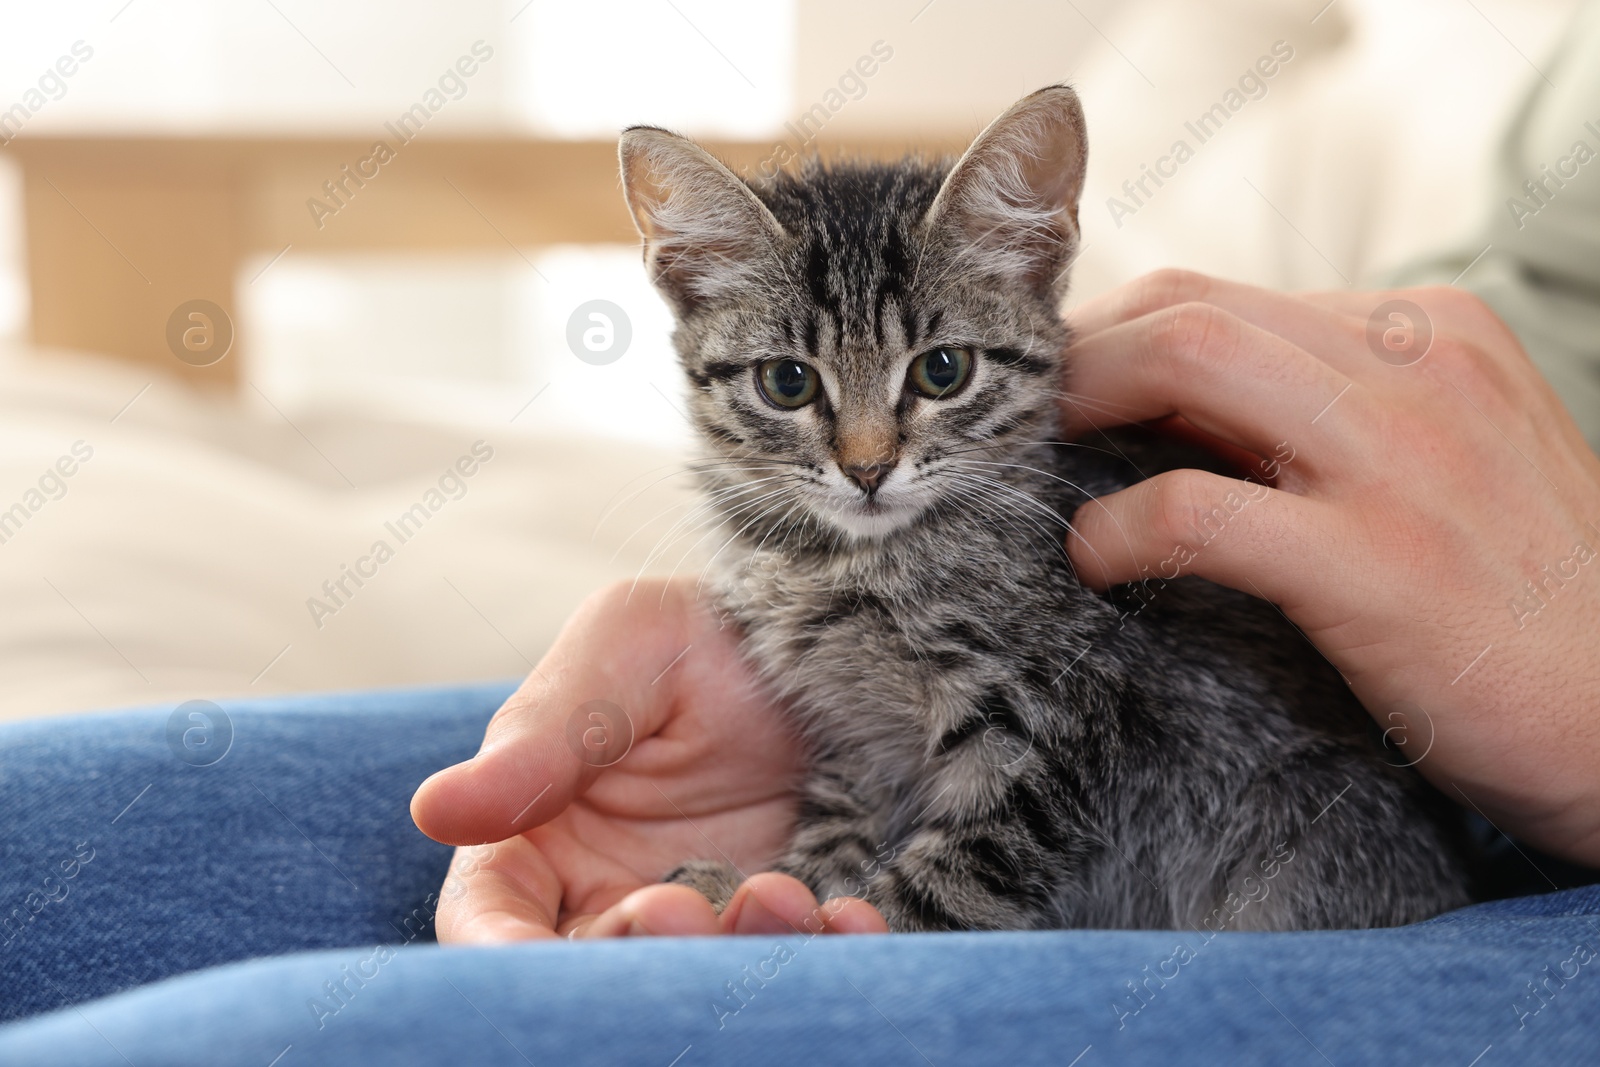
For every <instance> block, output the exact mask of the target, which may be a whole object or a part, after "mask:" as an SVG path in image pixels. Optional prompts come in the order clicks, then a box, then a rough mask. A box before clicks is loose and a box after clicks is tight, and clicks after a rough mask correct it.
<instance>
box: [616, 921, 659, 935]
mask: <svg viewBox="0 0 1600 1067" xmlns="http://www.w3.org/2000/svg"><path fill="white" fill-rule="evenodd" d="M623 936H624V937H652V936H654V935H653V934H652V933H651V932H650V928H649V927H647V926H645V924H644V923H642V922H640V921H639V920H638V918H636V917H635V918H630V919H629V920H628V929H627V931H626V932H625V933H624V934H623Z"/></svg>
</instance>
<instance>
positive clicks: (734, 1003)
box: [0, 889, 1600, 1067]
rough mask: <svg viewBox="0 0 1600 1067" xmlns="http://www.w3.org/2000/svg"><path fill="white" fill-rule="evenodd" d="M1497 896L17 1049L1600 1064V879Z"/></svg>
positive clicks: (556, 946)
mask: <svg viewBox="0 0 1600 1067" xmlns="http://www.w3.org/2000/svg"><path fill="white" fill-rule="evenodd" d="M1497 908H1498V906H1496V905H1490V906H1485V907H1480V908H1476V909H1467V910H1465V911H1463V912H1458V913H1455V914H1454V915H1452V916H1450V917H1448V918H1445V919H1443V920H1436V921H1433V922H1429V923H1423V924H1419V925H1417V926H1411V927H1406V928H1402V929H1398V930H1384V931H1360V932H1356V931H1348V932H1324V933H1303V934H1222V935H1219V936H1216V937H1214V938H1213V939H1212V940H1210V941H1209V942H1207V941H1203V940H1201V939H1200V938H1199V937H1198V936H1195V935H1192V934H1191V935H1183V934H1178V933H1172V932H1164V933H1149V932H1110V931H1074V932H1050V933H1012V934H943V935H940V934H919V935H901V936H885V937H857V938H829V937H824V938H818V939H815V940H810V939H807V938H806V937H804V936H793V937H789V938H715V939H699V940H689V939H684V940H671V939H639V940H620V941H614V942H606V943H589V944H572V943H567V942H538V943H531V944H523V945H516V946H510V947H505V948H489V949H484V948H441V947H439V946H436V945H414V946H406V947H403V948H399V949H397V950H395V951H394V952H393V953H391V954H390V955H389V957H388V958H387V959H382V960H380V959H379V958H378V957H377V956H375V955H374V954H373V951H372V949H371V948H368V949H362V950H347V951H343V952H318V953H305V954H299V955H294V956H289V957H283V958H279V959H273V960H262V961H256V962H253V963H246V964H240V965H234V966H232V967H229V968H225V969H222V970H218V971H211V972H206V973H204V974H199V975H189V976H185V977H182V978H178V979H174V980H172V981H169V982H165V983H161V984H158V985H154V986H149V987H145V988H143V989H139V990H135V991H133V992H130V993H125V994H122V995H121V996H118V997H115V998H111V999H109V1000H104V1001H100V1002H98V1003H95V1004H90V1005H84V1006H83V1007H82V1009H81V1014H77V1013H74V1012H57V1013H55V1014H52V1015H49V1016H45V1017H41V1018H39V1019H35V1020H30V1021H27V1022H24V1023H19V1024H14V1025H13V1026H12V1027H11V1028H9V1029H0V1061H4V1062H17V1063H30V1064H39V1065H50V1064H69V1063H70V1064H78V1065H95V1064H107V1065H112V1064H122V1063H123V1062H125V1061H124V1060H123V1058H122V1057H123V1056H126V1057H127V1058H128V1059H129V1060H131V1061H133V1062H136V1063H157V1062H159V1063H168V1064H191V1063H193V1064H202V1063H205V1064H210V1063H217V1062H240V1063H253V1064H267V1063H270V1062H273V1061H274V1059H275V1057H279V1056H282V1059H281V1060H279V1061H278V1063H279V1064H280V1067H297V1065H308V1064H345V1063H359V1062H376V1063H393V1064H433V1063H473V1064H494V1063H505V1064H523V1063H540V1064H543V1063H643V1064H656V1065H658V1067H665V1065H668V1064H681V1065H683V1067H688V1065H689V1064H696V1063H700V1064H704V1063H752V1062H754V1063H772V1064H789V1063H795V1064H814V1063H840V1062H860V1063H885V1064H890V1063H905V1064H923V1063H937V1064H953V1063H999V1062H1004V1063H1016V1064H1035V1063H1036V1064H1052V1065H1058V1067H1059V1065H1064V1064H1069V1063H1081V1064H1082V1065H1083V1067H1090V1065H1091V1064H1095V1063H1102V1064H1103V1063H1192V1064H1278V1063H1322V1062H1324V1061H1325V1059H1326V1061H1328V1062H1333V1063H1338V1064H1341V1065H1344V1064H1359V1063H1384V1064H1388V1063H1422V1062H1430V1063H1431V1062H1438V1063H1458V1064H1462V1065H1465V1064H1468V1063H1474V1062H1478V1063H1481V1064H1484V1065H1485V1067H1487V1065H1488V1064H1507V1063H1525V1062H1526V1063H1535V1062H1536V1063H1540V1064H1548V1063H1566V1062H1581V1061H1582V1060H1583V1057H1585V1056H1587V1055H1590V1054H1591V1053H1592V1050H1593V1048H1594V1047H1595V1046H1594V1042H1595V1039H1596V1036H1597V1028H1596V1026H1595V1023H1594V1013H1595V1008H1596V1007H1597V1006H1600V979H1597V978H1596V976H1595V975H1594V974H1592V973H1591V971H1592V969H1593V968H1596V967H1600V960H1591V962H1589V963H1586V964H1571V963H1568V961H1569V960H1574V959H1576V958H1578V952H1579V949H1578V946H1583V945H1589V946H1594V947H1595V948H1596V949H1600V935H1597V934H1596V932H1595V926H1594V919H1593V917H1592V913H1594V912H1596V911H1600V894H1597V893H1596V892H1595V891H1594V890H1592V889H1588V890H1575V891H1572V892H1569V893H1564V894H1558V895H1552V896H1549V897H1545V898H1541V900H1540V904H1539V905H1537V906H1534V907H1523V908H1521V909H1520V910H1521V911H1522V912H1532V913H1533V914H1508V913H1507V910H1504V909H1500V910H1497ZM1518 910H1519V909H1518V908H1515V907H1513V908H1511V909H1509V911H1510V912H1513V913H1514V912H1517V911H1518ZM1552 912H1554V913H1556V914H1551V913H1552ZM1563 913H1565V914H1563ZM1180 946H1186V947H1187V949H1188V952H1187V953H1185V952H1183V951H1180ZM1546 968H1548V970H1547V969H1546ZM1574 968H1576V970H1574ZM1563 974H1565V975H1567V977H1561V976H1562V975H1563ZM1529 983H1541V984H1539V985H1538V988H1539V989H1541V990H1543V992H1542V994H1540V995H1538V996H1535V995H1534V993H1533V992H1531V990H1532V988H1534V987H1533V986H1530V985H1529ZM1485 1050H1489V1051H1488V1054H1487V1055H1483V1054H1484V1053H1485ZM1080 1054H1082V1058H1081V1060H1075V1059H1074V1058H1075V1057H1078V1056H1080ZM1480 1056H1482V1059H1481V1060H1479V1059H1476V1058H1477V1057H1480ZM680 1057H681V1058H680Z"/></svg>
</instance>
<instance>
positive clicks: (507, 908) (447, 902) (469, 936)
mask: <svg viewBox="0 0 1600 1067" xmlns="http://www.w3.org/2000/svg"><path fill="white" fill-rule="evenodd" d="M560 908H561V882H560V879H558V878H557V877H556V875H555V872H554V871H553V870H552V869H551V868H550V865H549V864H548V863H547V862H546V861H545V859H544V856H543V854H542V853H541V852H540V851H539V850H538V849H537V848H536V847H535V846H534V845H533V844H532V843H531V842H529V841H528V840H526V839H525V838H521V837H513V838H511V839H510V840H508V841H500V842H497V843H495V844H493V845H480V846H476V847H474V848H461V849H457V850H456V854H455V856H454V857H452V858H451V861H450V873H449V874H448V875H446V877H445V881H444V886H443V888H442V889H441V890H440V892H439V908H438V911H437V913H436V915H435V927H436V929H437V931H438V936H439V940H440V941H442V942H446V943H450V942H457V943H476V944H486V943H496V942H503V941H526V940H529V939H532V938H540V937H554V936H555V925H556V916H557V915H558V914H559V911H560Z"/></svg>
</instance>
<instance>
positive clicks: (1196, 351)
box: [1062, 304, 1369, 466]
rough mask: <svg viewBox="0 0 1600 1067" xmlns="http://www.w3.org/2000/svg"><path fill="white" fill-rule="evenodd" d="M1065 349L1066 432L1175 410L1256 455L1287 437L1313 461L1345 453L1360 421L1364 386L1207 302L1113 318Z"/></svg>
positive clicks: (1343, 458)
mask: <svg viewBox="0 0 1600 1067" xmlns="http://www.w3.org/2000/svg"><path fill="white" fill-rule="evenodd" d="M1067 359H1068V361H1069V365H1070V366H1071V368H1072V371H1071V375H1072V376H1071V381H1070V384H1071V391H1070V392H1069V393H1067V394H1066V397H1065V400H1064V402H1063V405H1062V411H1063V415H1064V417H1065V420H1066V423H1067V426H1068V428H1069V432H1078V431H1081V430H1082V429H1084V428H1087V427H1095V428H1104V427H1107V426H1114V425H1118V424H1120V423H1127V422H1145V421H1148V420H1151V419H1158V418H1164V417H1166V416H1169V415H1181V416H1183V418H1184V419H1186V420H1188V421H1189V422H1190V423H1192V424H1193V425H1194V426H1195V427H1196V428H1198V429H1199V430H1201V431H1202V432H1204V433H1207V434H1211V435H1212V436H1215V437H1220V438H1222V439H1223V440H1225V441H1228V442H1231V443H1233V444H1235V445H1238V446H1240V447H1242V448H1245V449H1247V450H1249V451H1251V452H1254V453H1255V454H1257V455H1260V456H1271V455H1274V454H1275V453H1277V452H1279V451H1280V450H1281V449H1283V448H1285V447H1293V448H1296V449H1297V450H1298V451H1300V452H1302V453H1304V454H1305V456H1306V459H1305V465H1306V466H1315V465H1320V464H1328V465H1344V464H1348V463H1349V462H1351V460H1352V459H1353V458H1355V457H1356V456H1358V455H1360V454H1361V452H1362V447H1363V441H1364V440H1365V438H1364V437H1363V433H1364V432H1365V431H1366V430H1368V429H1369V427H1367V426H1366V421H1367V419H1366V418H1365V417H1364V416H1366V415H1367V412H1366V408H1365V406H1364V404H1363V400H1364V396H1363V394H1362V392H1361V390H1360V387H1359V386H1356V385H1355V383H1354V382H1352V381H1351V380H1350V379H1349V378H1347V377H1345V376H1344V375H1343V374H1341V373H1339V372H1338V371H1337V370H1335V369H1334V368H1332V367H1330V366H1328V365H1327V364H1326V363H1323V362H1322V361H1321V360H1318V359H1316V358H1314V357H1312V356H1311V355H1309V354H1307V353H1306V352H1305V351H1304V350H1303V349H1301V348H1299V347H1297V346H1295V345H1293V344H1290V343H1289V342H1288V341H1285V340H1284V339H1283V338H1281V337H1278V336H1277V335H1275V334H1271V333H1268V332H1267V331H1265V330H1262V329H1261V328H1259V327H1257V326H1253V325H1251V324H1250V323H1247V322H1245V321H1244V320H1242V319H1240V318H1238V317H1237V316H1235V315H1232V314H1230V313H1228V312H1226V311H1221V310H1219V309H1217V308H1214V307H1211V306H1210V305H1207V304H1183V305H1180V306H1178V307H1175V308H1169V309H1167V310H1165V311H1158V312H1155V313H1154V314H1151V315H1146V316H1145V317H1143V318H1141V319H1136V320H1134V321H1133V322H1128V323H1123V324H1121V325H1118V326H1113V327H1111V328H1110V329H1108V330H1103V331H1101V332H1100V333H1098V334H1095V335H1094V336H1093V337H1090V338H1087V339H1085V340H1084V341H1081V342H1079V343H1078V344H1076V345H1073V346H1072V348H1070V349H1069V350H1068V351H1067ZM1351 392H1354V393H1356V395H1355V396H1347V395H1345V394H1346V393H1351ZM1335 403H1342V404H1343V405H1344V406H1343V408H1342V409H1341V410H1340V412H1339V417H1338V418H1334V419H1327V420H1326V421H1323V419H1324V416H1326V414H1327V413H1328V412H1329V410H1331V408H1332V406H1333V404H1335ZM1319 423H1321V425H1318V424H1319Z"/></svg>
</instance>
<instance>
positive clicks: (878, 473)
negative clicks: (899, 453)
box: [839, 462, 894, 494]
mask: <svg viewBox="0 0 1600 1067" xmlns="http://www.w3.org/2000/svg"><path fill="white" fill-rule="evenodd" d="M839 469H840V470H842V471H844V473H845V477H847V478H849V479H850V480H851V481H852V482H855V483H856V484H857V485H859V486H860V487H861V488H862V489H863V490H864V491H866V492H867V493H868V494H871V493H875V492H877V489H878V486H880V485H882V484H883V480H884V478H886V477H888V475H889V472H890V471H892V470H894V463H893V462H889V463H867V464H852V465H850V466H848V467H846V466H841V467H840V468H839Z"/></svg>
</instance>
